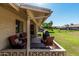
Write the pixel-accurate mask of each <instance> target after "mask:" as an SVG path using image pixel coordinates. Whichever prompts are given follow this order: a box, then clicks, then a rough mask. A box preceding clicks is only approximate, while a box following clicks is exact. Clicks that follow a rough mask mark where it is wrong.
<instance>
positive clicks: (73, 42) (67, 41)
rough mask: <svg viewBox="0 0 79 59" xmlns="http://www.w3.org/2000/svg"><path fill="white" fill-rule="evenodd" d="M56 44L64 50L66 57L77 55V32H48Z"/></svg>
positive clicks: (78, 44) (78, 32) (78, 33)
mask: <svg viewBox="0 0 79 59" xmlns="http://www.w3.org/2000/svg"><path fill="white" fill-rule="evenodd" d="M49 32H50V33H51V35H52V36H54V37H55V40H56V41H57V43H59V44H60V45H61V46H62V47H63V48H65V49H66V52H67V53H66V54H67V55H68V56H78V55H79V31H66V30H54V31H51V30H49Z"/></svg>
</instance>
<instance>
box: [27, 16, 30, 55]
mask: <svg viewBox="0 0 79 59" xmlns="http://www.w3.org/2000/svg"><path fill="white" fill-rule="evenodd" d="M29 51H30V18H29V17H28V19H27V56H29Z"/></svg>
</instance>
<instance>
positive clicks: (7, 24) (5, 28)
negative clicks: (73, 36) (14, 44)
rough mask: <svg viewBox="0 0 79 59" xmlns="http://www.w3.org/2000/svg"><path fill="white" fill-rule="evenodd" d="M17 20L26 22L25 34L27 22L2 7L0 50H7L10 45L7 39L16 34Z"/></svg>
mask: <svg viewBox="0 0 79 59" xmlns="http://www.w3.org/2000/svg"><path fill="white" fill-rule="evenodd" d="M16 19H18V20H21V21H23V22H24V32H26V21H25V20H24V19H22V18H20V17H19V16H18V15H16V14H14V13H12V12H10V11H9V10H7V9H4V8H2V7H0V50H1V49H4V48H6V46H7V45H8V40H7V37H9V36H11V35H14V34H15V33H16V31H15V30H16V29H15V28H16V25H15V21H16Z"/></svg>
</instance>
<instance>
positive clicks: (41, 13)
mask: <svg viewBox="0 0 79 59" xmlns="http://www.w3.org/2000/svg"><path fill="white" fill-rule="evenodd" d="M8 5H10V6H9V8H8V9H10V10H12V11H14V12H15V13H19V15H20V16H21V17H22V18H24V19H25V21H26V25H25V27H26V31H25V33H26V34H27V35H26V38H27V39H26V40H27V42H26V48H24V49H2V50H0V55H1V56H18V55H19V56H64V55H65V49H64V48H62V47H61V46H60V45H59V44H58V43H57V42H56V41H55V39H54V40H53V41H52V42H53V45H52V46H49V48H46V46H45V45H44V44H43V43H41V39H42V37H40V36H38V34H37V33H38V30H39V28H40V27H41V24H42V23H43V22H44V21H45V20H46V19H47V18H48V17H49V16H50V15H51V13H52V11H51V10H50V9H47V8H41V7H37V6H31V5H27V4H20V5H16V4H8ZM8 5H7V6H6V4H4V5H2V6H4V7H8ZM12 8H13V9H15V10H13V9H12Z"/></svg>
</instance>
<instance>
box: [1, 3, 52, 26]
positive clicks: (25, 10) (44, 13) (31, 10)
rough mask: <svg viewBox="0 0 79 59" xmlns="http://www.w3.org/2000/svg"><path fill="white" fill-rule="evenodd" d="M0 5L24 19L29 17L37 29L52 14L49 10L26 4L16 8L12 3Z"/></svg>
mask: <svg viewBox="0 0 79 59" xmlns="http://www.w3.org/2000/svg"><path fill="white" fill-rule="evenodd" d="M0 5H2V6H3V7H5V8H7V9H10V10H11V11H12V12H15V13H16V14H19V15H20V16H21V17H22V18H24V19H27V17H29V18H30V19H31V20H32V21H33V22H34V23H35V24H36V25H37V26H39V27H40V25H41V24H42V23H43V22H44V21H45V20H46V19H47V18H48V17H49V16H50V15H51V13H52V11H51V10H50V9H46V8H41V7H37V6H31V5H27V4H26V5H20V6H18V5H16V4H14V3H9V4H8V3H6V4H0ZM15 10H16V11H15Z"/></svg>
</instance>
